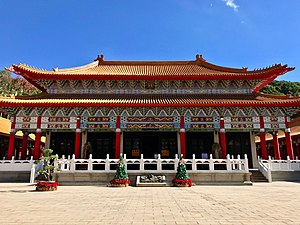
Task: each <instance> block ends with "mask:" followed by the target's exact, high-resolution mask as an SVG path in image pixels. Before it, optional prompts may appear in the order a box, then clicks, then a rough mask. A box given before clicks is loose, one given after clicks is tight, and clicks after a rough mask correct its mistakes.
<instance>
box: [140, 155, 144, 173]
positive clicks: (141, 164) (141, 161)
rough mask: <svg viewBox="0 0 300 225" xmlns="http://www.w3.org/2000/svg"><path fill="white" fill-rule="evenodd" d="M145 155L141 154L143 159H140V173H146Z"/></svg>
mask: <svg viewBox="0 0 300 225" xmlns="http://www.w3.org/2000/svg"><path fill="white" fill-rule="evenodd" d="M144 170H145V169H144V154H141V159H140V171H141V172H144Z"/></svg>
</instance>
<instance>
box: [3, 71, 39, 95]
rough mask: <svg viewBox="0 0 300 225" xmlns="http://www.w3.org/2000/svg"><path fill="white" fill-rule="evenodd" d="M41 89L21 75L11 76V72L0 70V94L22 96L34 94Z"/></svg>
mask: <svg viewBox="0 0 300 225" xmlns="http://www.w3.org/2000/svg"><path fill="white" fill-rule="evenodd" d="M39 93H41V91H40V90H39V89H37V88H36V87H34V86H33V85H32V84H30V83H29V82H28V81H27V80H25V79H24V78H21V77H15V78H14V77H13V76H12V73H11V72H9V71H6V70H1V71H0V95H2V96H11V95H14V96H22V95H35V94H39Z"/></svg>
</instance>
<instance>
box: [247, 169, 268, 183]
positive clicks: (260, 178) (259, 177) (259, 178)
mask: <svg viewBox="0 0 300 225" xmlns="http://www.w3.org/2000/svg"><path fill="white" fill-rule="evenodd" d="M249 172H251V173H252V174H251V176H250V180H251V181H252V182H253V183H258V182H268V180H267V179H266V178H265V176H264V175H263V174H262V173H261V172H260V171H259V170H258V169H250V170H249Z"/></svg>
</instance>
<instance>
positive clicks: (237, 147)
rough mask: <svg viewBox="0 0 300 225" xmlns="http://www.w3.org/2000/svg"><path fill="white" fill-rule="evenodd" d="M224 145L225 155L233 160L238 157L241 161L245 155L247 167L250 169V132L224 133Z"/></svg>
mask: <svg viewBox="0 0 300 225" xmlns="http://www.w3.org/2000/svg"><path fill="white" fill-rule="evenodd" d="M226 143H227V146H226V150H227V154H229V155H230V156H232V155H233V156H234V158H237V155H240V157H241V159H243V158H245V157H244V155H245V154H247V157H248V160H249V161H248V162H249V163H248V164H249V167H252V154H251V143H250V132H226Z"/></svg>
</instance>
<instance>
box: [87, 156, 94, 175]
mask: <svg viewBox="0 0 300 225" xmlns="http://www.w3.org/2000/svg"><path fill="white" fill-rule="evenodd" d="M92 157H93V156H92V154H90V157H89V160H88V172H92V170H93V160H92Z"/></svg>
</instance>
